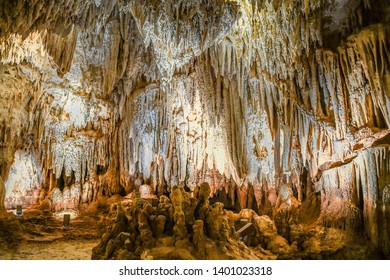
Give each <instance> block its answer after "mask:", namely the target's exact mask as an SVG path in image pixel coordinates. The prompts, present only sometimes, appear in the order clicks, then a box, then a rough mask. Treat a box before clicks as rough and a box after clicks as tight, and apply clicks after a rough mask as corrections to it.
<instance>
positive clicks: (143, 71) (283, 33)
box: [0, 0, 390, 259]
mask: <svg viewBox="0 0 390 280" xmlns="http://www.w3.org/2000/svg"><path fill="white" fill-rule="evenodd" d="M389 34H390V3H389V1H387V0H376V1H373V0H313V1H308V0H240V1H238V0H193V1H189V0H176V1H175V0H167V1H156V0H146V1H141V0H113V1H101V0H66V1H65V0H56V1H55V0H34V1H24V0H14V1H10V0H0V213H1V214H0V216H4V217H6V218H4V220H3V221H2V222H1V221H0V226H2V228H1V229H0V249H1V244H7V242H8V241H6V239H5V238H3V237H2V236H6V235H7V234H8V232H9V231H8V230H5V229H6V228H7V225H8V224H12V225H14V226H12V228H18V226H17V225H15V223H14V221H12V222H10V221H11V220H12V218H11V217H10V216H9V214H6V211H10V210H14V209H16V206H17V205H22V206H23V209H27V211H35V212H34V213H42V215H43V217H48V215H58V214H59V213H64V212H72V213H74V214H75V215H78V216H80V217H82V216H83V215H98V216H99V215H101V216H100V218H101V220H102V221H103V224H102V227H107V230H104V231H105V233H104V234H103V236H102V240H101V242H100V244H99V245H98V246H97V247H96V248H95V249H94V251H93V258H98V259H112V258H115V259H117V258H122V259H124V258H131V259H133V258H134V259H139V258H141V259H159V258H163V259H176V258H177V259H199V258H200V259H202V258H222V259H224V258H226V259H234V258H254V259H255V258H259V259H262V258H271V259H272V258H389V257H390V39H389ZM102 201H104V203H102ZM103 208H104V211H103V210H102V209H103ZM94 211H95V212H94ZM1 223H3V225H2V224H1ZM16 223H17V221H16ZM249 224H250V225H249ZM103 225H104V226H103ZM244 226H247V228H244ZM242 231H244V233H246V231H249V232H250V234H242ZM2 233H3V234H2ZM8 243H9V242H8ZM210 248H218V250H216V251H215V250H213V249H210Z"/></svg>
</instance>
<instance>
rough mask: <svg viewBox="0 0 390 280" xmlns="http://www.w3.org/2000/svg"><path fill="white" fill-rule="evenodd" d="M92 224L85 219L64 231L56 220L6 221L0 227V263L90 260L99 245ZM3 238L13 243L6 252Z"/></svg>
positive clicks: (72, 223)
mask: <svg viewBox="0 0 390 280" xmlns="http://www.w3.org/2000/svg"><path fill="white" fill-rule="evenodd" d="M96 224H97V222H96V221H94V220H92V219H88V218H82V219H75V220H73V221H72V222H71V226H70V227H69V228H68V229H65V228H64V227H63V226H62V223H61V221H59V220H57V219H44V218H39V219H25V220H20V221H16V220H15V219H10V218H9V219H8V220H7V221H6V222H3V223H2V224H1V227H2V228H3V230H2V231H1V228H0V231H1V232H2V234H3V238H2V240H3V243H2V246H0V260H90V259H91V256H92V249H93V248H94V247H95V246H96V245H97V244H98V243H99V242H100V238H99V234H98V233H97V229H96ZM4 229H8V231H7V230H4ZM6 236H9V237H10V238H8V240H11V241H12V242H13V243H12V246H8V247H9V248H7V246H4V240H5V237H6ZM13 236H15V238H12V237H13ZM16 236H17V237H18V238H16ZM0 237H1V236H0ZM0 239H1V238H0ZM0 241H1V240H0ZM8 242H10V241H8ZM0 243H1V242H0ZM6 243H7V242H6ZM0 245H1V244H0Z"/></svg>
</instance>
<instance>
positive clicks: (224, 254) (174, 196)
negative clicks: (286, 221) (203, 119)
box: [92, 183, 346, 259]
mask: <svg viewBox="0 0 390 280" xmlns="http://www.w3.org/2000/svg"><path fill="white" fill-rule="evenodd" d="M209 195H210V186H209V185H208V184H207V183H203V184H201V185H200V187H197V188H196V189H195V190H194V192H191V193H190V192H186V191H185V190H184V189H183V188H182V187H174V188H172V190H171V192H170V194H169V197H168V196H166V195H162V196H160V197H159V198H158V199H157V197H156V196H155V195H152V194H142V192H133V193H132V194H130V195H128V196H126V197H125V198H124V199H123V200H120V201H118V202H117V203H115V204H113V206H112V207H111V212H110V215H111V216H112V222H111V223H110V225H109V226H108V227H107V230H106V232H105V233H104V234H103V235H102V238H101V242H100V244H99V245H98V246H97V247H95V248H94V250H93V254H92V259H276V258H284V259H286V258H287V259H291V258H323V257H325V258H326V257H334V256H335V255H336V254H337V253H338V252H340V251H342V249H344V248H345V246H346V239H345V236H344V235H343V234H342V233H341V231H339V230H336V229H328V228H324V227H321V226H313V227H311V228H310V229H305V228H304V227H303V226H302V225H298V224H296V225H293V226H292V227H291V229H290V232H289V236H290V238H289V239H290V240H287V239H286V238H284V237H282V236H281V235H279V234H278V230H277V228H276V225H275V223H274V222H273V221H272V220H271V219H270V217H268V216H266V215H262V216H259V215H257V214H256V213H255V212H254V211H253V210H250V209H243V210H241V211H240V212H239V213H234V212H232V211H229V210H226V209H225V208H224V205H223V203H220V202H216V203H214V204H210V202H209ZM243 222H244V224H242V223H243ZM245 225H247V226H248V225H250V226H248V228H249V230H248V231H240V229H241V228H243V227H244V226H245Z"/></svg>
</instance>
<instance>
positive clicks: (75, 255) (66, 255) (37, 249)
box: [0, 240, 99, 260]
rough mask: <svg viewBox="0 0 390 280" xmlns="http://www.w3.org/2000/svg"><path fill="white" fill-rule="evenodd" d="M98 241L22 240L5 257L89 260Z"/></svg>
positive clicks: (16, 258)
mask: <svg viewBox="0 0 390 280" xmlns="http://www.w3.org/2000/svg"><path fill="white" fill-rule="evenodd" d="M98 243H99V240H56V241H53V242H50V243H46V242H26V241H23V242H22V243H21V244H20V246H19V247H18V249H17V250H16V251H15V252H13V253H8V254H7V255H8V256H6V257H7V259H13V260H90V259H91V255H92V249H93V247H95V246H96V245H97V244H98ZM0 258H1V256H0Z"/></svg>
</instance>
